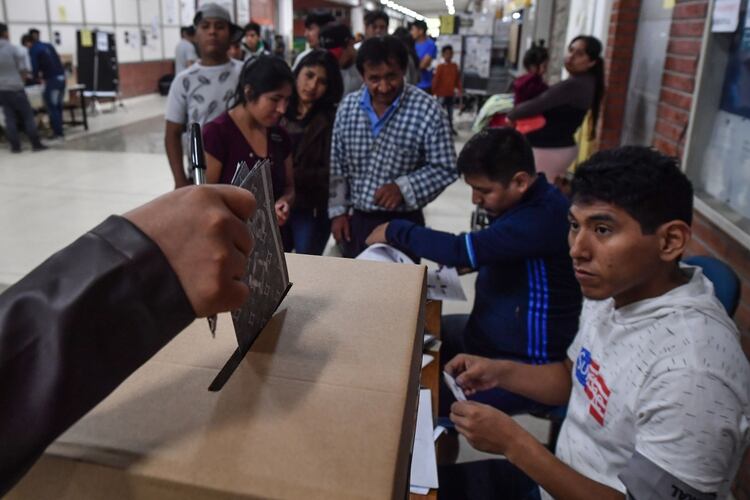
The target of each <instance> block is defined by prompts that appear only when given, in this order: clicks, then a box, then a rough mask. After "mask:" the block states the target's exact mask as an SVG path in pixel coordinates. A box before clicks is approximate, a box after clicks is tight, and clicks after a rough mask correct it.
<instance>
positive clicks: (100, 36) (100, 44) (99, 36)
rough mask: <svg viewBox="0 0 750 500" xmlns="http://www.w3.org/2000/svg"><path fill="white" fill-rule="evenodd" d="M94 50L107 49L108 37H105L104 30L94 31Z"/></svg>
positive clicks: (104, 50) (105, 50) (101, 50)
mask: <svg viewBox="0 0 750 500" xmlns="http://www.w3.org/2000/svg"><path fill="white" fill-rule="evenodd" d="M96 50H97V51H99V52H108V51H109V38H107V33H105V32H104V31H97V32H96Z"/></svg>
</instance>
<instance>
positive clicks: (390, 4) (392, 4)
mask: <svg viewBox="0 0 750 500" xmlns="http://www.w3.org/2000/svg"><path fill="white" fill-rule="evenodd" d="M380 3H382V4H383V5H385V6H386V7H389V8H391V9H393V10H395V11H397V12H400V13H402V14H404V15H407V16H409V17H413V18H414V19H416V20H417V21H424V19H425V17H424V16H423V15H422V14H420V13H419V12H414V11H413V10H411V9H409V8H407V7H404V6H403V5H401V4H397V3H396V2H393V1H392V0H380Z"/></svg>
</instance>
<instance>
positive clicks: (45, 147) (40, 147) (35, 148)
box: [31, 143, 49, 152]
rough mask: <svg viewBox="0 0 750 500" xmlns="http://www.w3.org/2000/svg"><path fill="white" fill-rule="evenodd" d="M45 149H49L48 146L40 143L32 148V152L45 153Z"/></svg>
mask: <svg viewBox="0 0 750 500" xmlns="http://www.w3.org/2000/svg"><path fill="white" fill-rule="evenodd" d="M45 149H49V148H48V147H47V146H45V145H44V144H42V143H39V144H37V145H35V146H33V147H32V148H31V150H32V151H35V152H36V151H44V150H45Z"/></svg>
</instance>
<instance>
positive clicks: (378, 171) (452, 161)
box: [328, 84, 458, 218]
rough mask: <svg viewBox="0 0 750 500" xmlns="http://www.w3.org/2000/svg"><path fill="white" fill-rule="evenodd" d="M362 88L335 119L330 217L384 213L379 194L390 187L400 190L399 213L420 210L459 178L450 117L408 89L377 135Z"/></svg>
mask: <svg viewBox="0 0 750 500" xmlns="http://www.w3.org/2000/svg"><path fill="white" fill-rule="evenodd" d="M363 92H367V87H365V86H363V87H362V88H361V89H360V90H358V91H357V92H352V93H351V94H349V95H348V96H346V97H345V98H344V100H343V101H342V102H341V105H340V106H339V109H338V112H337V113H336V121H335V123H334V125H333V141H332V146H331V181H330V182H331V194H330V199H329V204H328V215H329V216H330V217H331V218H333V217H337V216H339V215H342V214H345V213H347V212H348V211H349V209H350V208H351V207H354V208H355V209H357V210H361V211H364V212H377V211H384V210H385V209H384V208H383V207H381V206H379V205H376V204H375V201H374V199H375V191H377V190H378V188H380V187H381V186H383V185H384V184H388V183H396V184H397V185H398V187H399V188H400V189H401V194H402V195H403V197H404V203H403V204H402V205H401V206H399V207H398V208H397V209H396V211H397V212H408V211H413V210H418V209H420V208H422V207H424V206H425V205H427V204H428V203H429V202H431V201H432V200H434V199H435V198H436V197H437V196H438V195H439V194H440V193H441V192H442V191H443V189H445V188H446V187H447V186H448V185H450V184H451V183H453V182H454V181H455V180H456V179H457V178H458V173H457V171H456V150H455V148H454V146H453V139H452V137H451V133H450V127H449V125H448V115H446V114H445V111H444V110H443V109H442V108H441V107H440V104H438V102H437V101H436V100H435V99H434V98H433V97H431V96H429V95H427V94H426V93H424V92H422V91H421V90H419V89H417V88H416V87H414V86H412V85H408V84H407V85H405V86H404V91H403V93H402V94H401V99H400V102H399V103H398V106H397V108H396V110H395V111H394V112H393V113H392V114H391V116H390V117H389V118H388V119H387V121H386V123H385V124H384V125H383V127H382V129H381V130H380V131H379V133H378V134H377V135H374V133H373V131H372V123H371V121H370V118H369V116H368V114H367V111H365V110H364V109H363V108H362V105H361V100H362V93H363Z"/></svg>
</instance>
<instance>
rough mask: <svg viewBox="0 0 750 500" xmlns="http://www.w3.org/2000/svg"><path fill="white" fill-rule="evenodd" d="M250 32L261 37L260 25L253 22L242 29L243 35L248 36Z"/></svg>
mask: <svg viewBox="0 0 750 500" xmlns="http://www.w3.org/2000/svg"><path fill="white" fill-rule="evenodd" d="M248 31H254V32H256V33H257V34H258V36H260V24H258V23H255V22H253V21H250V22H249V23H247V24H246V25H245V27H244V28H243V29H242V33H243V34H245V35H247V32H248Z"/></svg>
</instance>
